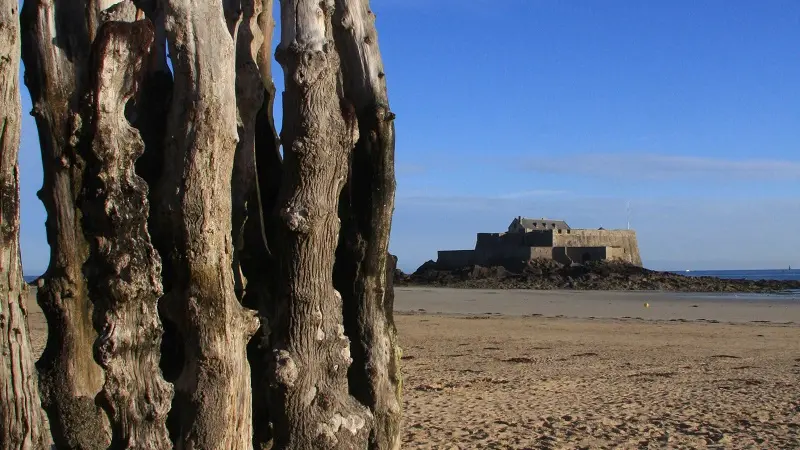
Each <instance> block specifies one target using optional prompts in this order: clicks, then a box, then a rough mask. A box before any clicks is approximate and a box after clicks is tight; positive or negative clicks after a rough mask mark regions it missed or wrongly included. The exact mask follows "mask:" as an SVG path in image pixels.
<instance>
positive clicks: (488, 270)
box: [395, 259, 800, 293]
mask: <svg viewBox="0 0 800 450" xmlns="http://www.w3.org/2000/svg"><path fill="white" fill-rule="evenodd" d="M395 285H396V286H409V285H418V286H439V287H454V288H472V289H538V290H553V289H575V290H601V291H616V290H620V291H672V292H743V293H776V292H783V291H787V290H793V289H800V281H777V280H730V279H721V278H715V277H690V276H684V275H680V274H676V273H672V272H658V271H655V270H649V269H645V268H642V267H638V266H635V265H631V264H627V263H622V262H615V261H599V262H592V263H587V264H581V265H575V264H574V265H570V266H567V265H562V264H559V263H558V262H556V261H552V260H543V259H540V260H533V261H530V262H529V263H528V264H526V265H524V266H522V267H519V268H506V267H501V266H494V267H482V266H465V267H462V268H459V269H454V270H446V269H441V268H439V267H437V264H436V263H435V262H434V261H428V262H426V263H425V264H423V265H422V266H420V267H419V269H417V271H416V272H414V273H413V274H411V275H406V274H404V273H402V272H400V271H396V272H395Z"/></svg>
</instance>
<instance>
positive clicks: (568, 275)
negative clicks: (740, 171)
mask: <svg viewBox="0 0 800 450" xmlns="http://www.w3.org/2000/svg"><path fill="white" fill-rule="evenodd" d="M394 278H395V280H394V281H395V283H396V284H397V285H420V286H439V287H459V288H475V289H540V290H551V289H573V290H604V291H617V290H620V291H621V290H626V291H672V292H731V293H733V292H742V293H778V292H786V291H790V290H797V289H800V281H778V280H733V279H722V278H716V277H697V276H686V275H681V274H677V273H673V272H659V271H655V270H649V269H646V268H644V267H642V259H641V256H640V255H639V246H638V243H637V239H636V233H635V231H633V230H606V229H603V228H599V229H597V230H593V229H575V228H571V227H570V226H569V225H567V223H566V222H565V221H563V220H550V219H546V218H541V219H529V218H524V217H517V218H515V219H514V220H513V221H512V222H511V224H510V225H509V226H508V231H507V232H504V233H478V235H477V239H476V244H475V248H474V249H471V250H445V251H439V252H438V259H437V260H436V261H428V262H426V263H425V264H423V265H422V266H420V267H419V268H418V269H417V270H416V271H415V272H414V273H413V274H411V275H406V274H404V273H402V272H400V271H395V277H394Z"/></svg>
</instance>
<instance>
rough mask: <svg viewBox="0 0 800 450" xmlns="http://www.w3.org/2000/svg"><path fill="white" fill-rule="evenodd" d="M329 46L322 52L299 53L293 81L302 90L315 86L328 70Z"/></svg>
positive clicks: (307, 51)
mask: <svg viewBox="0 0 800 450" xmlns="http://www.w3.org/2000/svg"><path fill="white" fill-rule="evenodd" d="M327 50H328V45H327V44H326V45H323V48H322V51H315V50H303V51H301V52H299V54H298V56H299V58H298V60H297V65H296V66H295V68H294V71H293V72H294V73H293V74H292V79H293V80H294V82H295V83H296V84H297V86H299V87H301V88H308V87H309V86H311V85H313V84H315V83H316V82H317V81H318V80H319V79H320V78H321V76H322V74H323V73H324V72H325V69H326V68H327V65H328V64H327V61H326V60H327V58H328V55H327Z"/></svg>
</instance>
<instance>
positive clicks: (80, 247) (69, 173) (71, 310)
mask: <svg viewBox="0 0 800 450" xmlns="http://www.w3.org/2000/svg"><path fill="white" fill-rule="evenodd" d="M88 7H89V6H88V5H87V3H86V2H85V1H84V0H63V1H59V2H54V1H53V0H25V2H24V5H23V8H22V14H21V17H20V19H21V24H22V59H23V61H24V62H25V83H26V85H27V86H28V90H29V92H30V94H31V99H32V102H33V112H32V114H33V116H34V118H35V119H36V125H37V128H38V131H39V143H40V146H41V151H42V166H43V171H44V183H43V186H42V189H41V191H40V192H39V197H40V198H41V200H42V203H43V204H44V207H45V209H46V211H47V222H46V230H47V241H48V243H49V244H50V264H49V266H48V269H47V272H46V273H45V275H44V276H43V278H42V279H41V280H40V285H39V290H38V300H39V305H40V306H41V307H42V311H43V312H44V315H45V317H46V319H47V325H48V339H47V346H46V347H45V350H44V353H43V354H42V357H41V359H40V360H39V361H38V362H37V369H38V370H39V373H40V387H41V393H42V401H43V404H44V407H45V410H46V411H47V414H48V417H49V419H50V429H51V432H52V434H53V440H54V442H55V444H56V446H58V448H80V449H105V448H107V447H108V445H109V443H110V437H111V432H110V426H109V422H108V418H107V417H106V415H105V413H104V412H103V411H102V409H101V408H99V407H98V406H97V405H96V404H95V401H94V399H95V397H96V396H97V394H98V393H99V392H100V390H101V389H102V387H103V382H104V380H103V370H102V368H101V367H100V366H99V365H97V363H96V362H95V360H94V358H93V350H92V348H93V342H94V341H95V339H96V338H97V333H95V331H94V329H93V326H92V321H91V317H92V304H91V302H90V301H89V298H88V295H87V289H86V283H85V280H84V277H83V273H82V266H83V263H84V262H85V260H86V257H87V255H88V251H89V248H88V245H87V243H86V241H85V239H84V236H83V227H82V224H81V213H80V211H79V209H78V208H77V206H76V199H77V196H78V194H79V190H80V188H81V183H82V181H81V180H82V172H83V165H84V163H83V160H82V158H81V157H80V156H79V155H78V153H77V151H76V146H77V144H78V140H79V135H80V134H81V133H82V131H81V128H82V124H81V120H80V116H79V115H78V112H77V111H78V103H79V100H80V95H81V93H82V92H84V90H83V79H84V73H85V64H86V62H87V58H88V54H89V51H90V42H91V41H90V34H89V28H90V27H89V26H88V25H87V21H86V11H87V8H88Z"/></svg>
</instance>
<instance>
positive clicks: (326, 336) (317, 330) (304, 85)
mask: <svg viewBox="0 0 800 450" xmlns="http://www.w3.org/2000/svg"><path fill="white" fill-rule="evenodd" d="M333 6H334V5H333V1H332V0H325V1H322V2H319V1H316V0H282V1H281V42H280V45H279V46H278V50H277V52H276V58H277V59H278V62H280V63H281V65H282V66H283V70H284V79H285V86H286V90H285V92H284V97H283V105H284V109H283V111H284V120H283V131H282V132H281V140H282V142H283V144H284V155H285V159H284V164H283V173H282V184H281V190H280V194H279V196H278V215H279V219H278V222H279V225H278V230H277V231H278V232H277V236H278V237H277V239H276V243H275V248H274V249H273V251H274V252H275V255H276V258H277V261H278V266H279V267H278V277H277V280H276V283H277V286H276V299H275V301H276V305H275V313H274V314H273V315H272V316H270V324H269V326H270V332H271V335H270V339H271V343H272V351H273V355H272V356H273V359H272V367H273V373H272V381H273V385H274V389H272V391H271V395H270V398H271V405H272V407H273V408H272V409H271V411H270V413H271V414H272V418H273V421H274V425H275V447H274V448H275V449H277V450H283V449H312V448H314V449H317V448H319V449H325V448H329V449H363V448H365V447H366V445H367V439H368V436H369V430H370V428H371V426H372V415H371V414H370V413H369V410H368V409H367V408H366V407H364V406H363V405H361V404H360V403H358V401H356V400H355V399H354V398H353V397H351V396H350V394H349V391H348V383H347V370H348V368H349V366H350V363H351V362H352V359H351V358H350V341H349V339H348V338H347V336H345V334H344V327H343V325H342V303H341V296H340V295H339V293H338V292H337V291H336V290H335V289H334V288H333V280H332V271H333V260H334V253H335V251H336V246H337V243H338V237H339V236H338V234H339V225H340V223H339V217H338V203H339V194H340V193H341V189H342V186H344V183H345V180H346V177H347V161H348V159H349V154H350V151H351V149H352V147H353V145H354V144H355V141H356V140H357V139H358V128H357V127H358V125H357V124H356V119H355V115H354V114H353V112H352V110H351V109H349V108H347V107H346V106H345V105H344V104H343V103H342V102H341V98H340V96H339V93H338V89H337V84H338V77H339V56H338V54H337V51H336V47H335V45H334V43H333V30H332V25H331V19H332V15H333Z"/></svg>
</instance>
